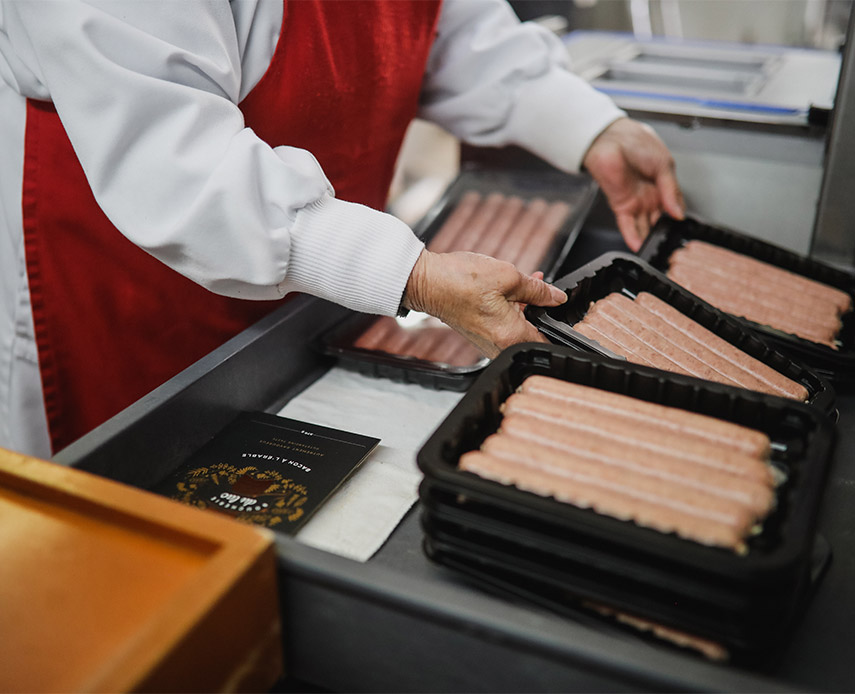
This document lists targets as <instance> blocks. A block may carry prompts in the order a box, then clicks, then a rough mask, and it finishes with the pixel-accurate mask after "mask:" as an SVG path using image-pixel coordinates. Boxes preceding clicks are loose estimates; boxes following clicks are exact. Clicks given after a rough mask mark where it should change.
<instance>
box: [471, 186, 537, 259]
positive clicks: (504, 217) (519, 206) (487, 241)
mask: <svg viewBox="0 0 855 694" xmlns="http://www.w3.org/2000/svg"><path fill="white" fill-rule="evenodd" d="M524 209H525V201H524V200H523V199H522V198H521V197H519V196H517V195H512V196H510V197H509V198H507V200H505V203H504V205H503V206H502V209H501V210H499V212H498V214H497V215H496V218H495V219H494V220H493V224H492V225H491V226H490V233H489V234H484V236H482V237H481V239H480V240H479V241H478V247H477V248H473V249H472V250H473V251H475V252H476V253H483V254H484V255H489V256H495V254H496V251H497V250H498V248H499V247H500V246H501V245H502V243H503V242H504V240H505V239H506V238H507V237H508V234H510V233H511V230H512V229H513V228H514V226H515V225H516V224H517V223H518V220H519V218H520V216H521V215H522V213H523V210H524Z"/></svg>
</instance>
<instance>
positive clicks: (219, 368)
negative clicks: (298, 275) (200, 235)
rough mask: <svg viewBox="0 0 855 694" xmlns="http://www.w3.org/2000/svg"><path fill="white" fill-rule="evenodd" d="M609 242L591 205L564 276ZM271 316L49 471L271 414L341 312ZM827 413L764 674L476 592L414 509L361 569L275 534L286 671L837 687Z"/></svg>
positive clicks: (331, 675) (434, 679) (846, 576)
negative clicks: (788, 627)
mask: <svg viewBox="0 0 855 694" xmlns="http://www.w3.org/2000/svg"><path fill="white" fill-rule="evenodd" d="M600 208H601V206H600ZM621 246H622V243H621V242H620V240H619V237H618V235H617V232H616V231H615V229H614V225H613V220H611V219H609V215H608V214H607V213H604V212H603V211H602V209H599V210H595V212H594V213H593V214H592V215H591V217H590V218H589V220H588V223H587V224H586V226H585V228H584V229H583V230H582V233H581V235H580V237H579V240H578V242H577V244H576V245H575V246H574V252H573V253H572V254H571V257H570V260H569V261H568V265H569V268H572V267H576V266H578V265H580V264H583V263H584V262H586V261H587V260H590V259H591V258H593V257H596V256H598V255H600V254H601V253H603V252H605V251H608V250H616V249H619V248H621ZM569 268H568V269H569ZM285 309H287V306H286V307H283V312H282V314H281V315H275V316H271V317H270V319H269V320H268V319H266V320H265V321H262V322H261V323H260V324H259V325H258V326H256V327H255V328H253V330H252V331H249V334H242V335H241V336H239V337H238V338H236V339H235V340H233V341H231V342H230V343H228V344H227V345H226V346H224V347H223V348H221V349H220V350H217V351H215V352H214V353H212V354H211V355H209V357H206V358H205V359H203V360H202V361H200V362H198V363H197V364H196V365H194V366H193V367H191V368H190V369H188V370H187V371H185V372H184V373H182V374H181V375H180V376H179V377H176V379H174V382H170V383H169V384H167V386H165V387H164V388H161V389H158V390H157V391H154V393H152V395H151V397H147V398H145V399H143V400H142V401H140V402H139V403H137V404H136V405H134V406H132V407H131V408H129V409H128V410H126V411H125V412H124V413H122V414H121V415H120V416H119V417H117V418H115V419H114V420H111V421H110V422H108V423H107V424H105V425H104V426H103V427H100V428H99V429H98V430H96V431H95V432H93V433H92V434H90V435H89V436H87V437H84V439H82V440H81V441H79V442H78V443H77V444H75V445H74V446H72V447H70V448H69V449H66V451H64V452H63V453H62V454H61V455H60V456H59V462H63V463H65V464H71V465H74V466H76V467H80V468H83V469H90V470H94V471H97V472H99V473H100V474H106V475H108V476H113V477H117V478H120V479H121V478H124V479H126V480H128V481H130V482H132V483H136V484H139V483H140V480H141V479H142V478H144V477H145V475H141V474H139V473H133V474H132V473H131V472H129V470H130V469H131V468H138V467H141V466H146V465H147V464H149V465H150V463H147V462H146V459H147V458H151V457H152V456H156V454H157V451H158V450H163V451H167V452H169V454H168V455H165V456H163V459H164V460H165V461H166V462H161V463H160V465H161V466H164V465H166V466H168V465H176V464H177V462H178V460H177V458H179V457H180V455H179V454H180V453H181V452H182V450H183V449H185V448H186V447H187V446H189V445H198V443H199V442H200V441H202V440H204V439H205V437H206V435H210V434H211V433H213V432H214V431H216V430H217V428H218V427H219V426H220V424H221V422H222V421H224V419H225V418H226V417H227V415H228V409H229V407H230V405H229V402H230V399H231V402H232V403H233V405H232V407H233V408H234V411H237V410H238V409H244V408H252V407H254V408H258V409H267V410H268V411H274V410H275V409H276V408H277V407H279V406H281V403H282V402H283V400H285V399H287V398H289V397H293V396H294V395H296V394H297V393H299V391H300V389H301V388H304V387H305V386H306V384H307V382H309V381H310V380H311V379H312V378H314V377H317V375H319V374H321V373H323V372H324V369H325V368H326V366H327V364H326V363H325V362H324V361H323V360H322V359H321V358H320V357H319V356H318V355H317V353H316V352H314V351H313V350H311V349H310V348H309V347H308V346H307V345H308V343H310V342H311V340H312V339H313V337H314V336H315V335H317V333H318V331H319V330H321V329H322V328H323V327H324V326H325V325H331V324H334V322H335V321H336V320H339V319H340V315H341V314H340V311H339V310H338V309H336V308H335V307H332V306H330V305H328V304H323V303H317V304H315V303H312V302H307V303H306V304H305V305H298V306H295V307H293V308H292V309H289V310H285ZM265 372H266V373H267V374H268V375H269V376H270V377H269V378H267V379H265V378H263V377H262V376H263V375H264V374H265ZM271 381H274V382H275V383H273V384H272V385H273V386H275V387H277V388H279V392H278V394H277V393H275V392H272V391H271ZM838 404H839V412H840V422H839V426H838V431H839V442H838V445H837V450H836V453H835V456H834V464H833V467H832V470H831V476H830V480H829V483H828V486H827V488H826V491H825V496H824V500H823V513H822V517H821V520H820V529H821V533H822V535H823V536H824V537H825V538H826V539H827V540H828V542H829V543H830V544H831V547H832V548H833V552H834V558H833V561H832V563H831V565H830V566H829V567H828V569H827V571H826V574H825V576H824V577H823V578H822V580H821V582H820V583H819V586H818V590H817V593H816V595H815V596H814V597H813V599H812V601H811V603H810V605H809V608H808V610H807V613H806V615H805V618H804V621H803V623H802V624H801V625H800V626H799V627H798V628H797V630H796V632H795V634H794V635H793V638H792V639H791V640H790V641H789V643H788V645H787V647H786V648H785V649H784V651H783V652H781V653H780V654H779V656H780V657H779V658H778V659H777V661H776V662H775V663H774V664H772V665H770V666H769V667H768V668H766V669H765V671H762V672H760V671H747V670H740V669H737V668H734V667H731V666H728V665H719V664H714V663H711V662H708V661H705V660H703V659H702V658H700V657H696V656H694V655H691V654H686V653H684V652H682V651H678V650H676V649H673V648H670V647H667V646H662V645H659V644H655V643H652V642H650V641H647V640H642V639H640V638H638V637H637V636H635V635H634V634H629V633H627V632H625V631H621V630H618V629H617V628H615V627H612V626H609V625H607V624H605V623H601V622H599V621H596V620H594V619H580V620H578V621H577V620H570V619H566V618H562V617H559V616H557V615H555V614H550V613H548V612H546V611H544V610H542V609H539V608H536V607H531V606H528V605H524V604H520V603H512V602H510V601H508V600H506V599H504V598H501V597H499V596H495V595H491V594H488V593H487V592H484V591H482V590H481V589H479V588H477V587H475V586H472V585H470V584H469V583H468V582H467V581H465V580H464V579H462V578H460V577H458V576H457V575H455V574H454V573H452V572H451V571H449V570H447V569H444V568H441V567H438V566H435V565H433V564H432V563H430V561H429V560H428V559H427V558H426V557H425V555H424V554H423V552H422V550H421V529H420V527H419V508H418V506H416V507H415V508H414V509H413V510H412V511H411V512H410V513H409V514H408V515H407V516H406V517H405V519H404V520H403V522H402V523H401V524H400V525H399V526H398V528H397V529H396V530H395V532H394V533H393V534H392V536H391V537H390V538H389V540H388V541H387V543H386V544H385V545H384V547H383V548H382V549H381V550H380V551H379V552H378V553H377V554H376V555H375V556H374V557H373V558H372V559H370V560H369V561H368V562H366V563H358V562H355V561H351V560H348V559H344V558H342V557H339V556H335V555H332V554H329V553H326V552H323V551H320V550H316V549H313V548H310V547H307V546H305V545H301V544H300V543H298V542H297V541H295V540H294V539H293V538H290V537H285V536H281V537H279V538H278V539H277V553H278V557H279V568H280V578H279V581H280V596H281V602H282V615H283V622H284V629H285V633H284V648H285V658H286V660H285V662H286V668H287V669H288V672H289V675H290V676H291V677H293V678H294V679H295V680H298V681H300V682H303V683H307V684H308V685H311V686H314V687H318V688H321V689H327V690H332V691H431V692H440V691H448V692H452V691H467V692H474V691H490V692H506V691H529V692H534V691H564V692H567V691H585V692H592V691H671V690H679V691H690V690H695V691H712V690H714V691H751V692H759V691H809V690H815V691H852V690H853V689H855V671H853V669H852V665H851V662H850V660H851V657H850V654H851V647H852V644H853V643H855V619H853V611H855V543H853V537H852V532H853V530H852V529H853V528H855V395H853V394H848V395H840V396H839V398H838ZM331 406H333V405H331ZM209 417H210V420H209V419H208V418H209ZM188 432H190V433H189V434H188ZM206 432H207V433H206ZM188 437H189V438H188ZM117 456H121V458H117Z"/></svg>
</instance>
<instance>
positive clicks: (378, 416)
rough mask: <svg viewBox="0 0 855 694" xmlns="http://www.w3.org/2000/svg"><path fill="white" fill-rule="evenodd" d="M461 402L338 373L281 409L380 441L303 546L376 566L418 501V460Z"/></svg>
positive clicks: (302, 534)
mask: <svg viewBox="0 0 855 694" xmlns="http://www.w3.org/2000/svg"><path fill="white" fill-rule="evenodd" d="M461 397H462V396H461V394H460V393H454V392H449V391H438V390H431V389H428V388H423V387H421V386H418V385H413V384H404V383H395V382H393V381H389V380H386V379H380V378H370V377H368V376H362V375H360V374H356V373H352V372H348V371H345V370H344V369H341V368H334V369H331V370H330V371H329V372H328V373H326V374H325V375H324V376H323V377H321V378H320V379H319V380H318V381H316V382H315V383H313V384H312V385H311V386H310V387H309V388H307V389H306V390H305V391H303V392H302V393H300V395H298V396H297V397H296V398H295V399H294V400H292V401H291V402H289V403H288V404H287V405H286V406H285V407H284V408H282V410H281V411H280V412H279V415H280V416H281V417H290V418H291V419H297V420H300V421H303V422H310V423H312V424H320V425H322V426H328V427H333V428H335V429H342V430H345V431H351V432H354V433H357V434H364V435H366V436H373V437H375V438H379V439H380V444H379V445H378V447H377V448H376V449H374V452H373V453H372V454H371V455H370V456H369V458H368V459H367V460H366V461H365V462H364V463H363V464H362V466H361V467H360V468H359V469H358V470H357V471H356V472H355V473H354V475H353V476H352V477H351V478H350V479H349V480H347V481H346V482H345V483H344V484H343V485H342V486H341V487H340V488H339V489H338V491H336V492H335V494H333V496H331V497H330V498H329V500H328V501H327V502H326V503H325V504H324V505H323V506H321V507H320V508H319V509H318V510H317V511H316V512H315V514H314V515H313V516H312V517H311V518H310V519H309V521H308V522H307V523H306V525H304V526H303V527H302V528H301V529H300V531H299V532H298V533H297V540H298V541H299V542H302V543H304V544H307V545H311V546H313V547H317V548H318V549H323V550H325V551H327V552H332V553H334V554H338V555H341V556H343V557H347V558H348V559H354V560H356V561H367V560H368V559H370V558H371V557H372V556H373V555H374V553H375V552H376V551H377V550H378V549H379V548H380V547H381V546H382V544H383V543H384V542H385V541H386V538H388V537H389V535H390V534H391V532H392V531H393V530H394V529H395V527H396V526H397V525H398V523H399V522H400V520H401V518H403V516H404V514H405V513H406V512H407V511H408V510H409V509H410V507H411V506H412V505H413V503H414V502H415V501H416V499H417V498H418V486H419V482H420V481H421V478H422V475H421V472H420V471H419V469H418V467H417V466H416V454H417V453H418V451H419V449H420V448H421V447H422V444H423V443H424V442H425V441H426V440H427V438H428V437H429V436H430V435H431V434H432V433H433V431H434V429H436V427H437V426H438V425H439V423H440V422H441V421H442V420H443V419H444V418H445V416H446V415H447V414H448V413H449V412H450V411H451V409H452V408H453V407H454V406H455V405H456V404H457V402H458V401H459V400H460V398H461Z"/></svg>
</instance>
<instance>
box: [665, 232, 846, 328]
mask: <svg viewBox="0 0 855 694" xmlns="http://www.w3.org/2000/svg"><path fill="white" fill-rule="evenodd" d="M668 265H669V274H670V268H685V269H686V270H687V271H690V272H691V276H692V279H694V280H696V281H698V283H699V284H710V285H714V286H717V287H719V288H721V289H724V290H729V292H730V293H731V294H733V295H736V296H737V297H738V298H739V299H740V300H741V301H746V302H750V303H757V304H759V305H767V306H770V307H775V308H777V309H778V310H784V311H787V312H792V314H793V315H794V316H802V317H804V318H806V319H813V320H822V321H824V322H825V321H827V322H828V323H830V324H835V323H836V324H839V322H840V321H839V317H840V312H839V311H838V309H837V306H836V305H834V304H833V303H831V302H828V301H825V300H823V299H819V298H817V297H816V296H814V295H811V294H806V293H801V292H798V291H789V292H787V291H782V290H781V286H780V285H779V284H775V283H772V282H764V281H762V278H759V277H756V276H755V275H749V274H747V273H746V272H745V271H744V270H740V269H739V268H734V267H732V266H730V265H725V264H723V263H718V262H709V261H707V262H704V261H703V260H702V259H701V258H700V257H699V256H698V254H696V253H695V254H693V253H691V252H690V251H689V250H688V249H686V248H678V249H677V250H676V251H674V252H673V253H672V254H671V256H670V257H669V258H668ZM694 293H695V294H697V292H694Z"/></svg>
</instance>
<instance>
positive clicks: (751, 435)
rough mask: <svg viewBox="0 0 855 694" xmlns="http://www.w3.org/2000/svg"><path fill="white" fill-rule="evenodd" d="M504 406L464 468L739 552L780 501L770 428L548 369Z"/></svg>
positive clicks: (531, 378) (527, 381)
mask: <svg viewBox="0 0 855 694" xmlns="http://www.w3.org/2000/svg"><path fill="white" fill-rule="evenodd" d="M501 411H502V420H501V422H500V425H499V428H498V430H497V431H496V432H495V433H493V434H491V435H489V436H488V437H487V438H486V439H485V440H484V441H483V443H482V444H481V446H480V448H479V449H477V450H473V451H468V452H466V453H464V454H463V455H462V456H461V457H460V460H459V468H460V469H461V470H465V471H467V472H471V473H474V474H476V475H479V476H481V477H484V478H487V479H491V480H494V481H498V482H500V483H502V484H507V485H513V486H515V487H517V488H519V489H522V490H526V491H529V492H533V493H535V494H538V495H541V496H550V497H554V498H555V499H557V500H559V501H562V502H566V503H569V504H572V505H574V506H578V507H581V508H591V509H593V510H594V511H596V512H598V513H601V514H604V515H608V516H611V517H614V518H618V519H621V520H630V521H634V522H635V523H637V524H638V525H641V526H644V527H649V528H652V529H655V530H658V531H660V532H663V533H676V534H677V535H679V536H680V537H683V538H685V539H689V540H693V541H696V542H699V543H702V544H705V545H711V546H717V547H724V548H728V549H730V550H733V551H734V552H737V553H744V552H745V551H746V547H747V545H746V540H747V538H748V537H749V536H750V534H751V533H752V531H753V530H754V529H755V528H756V527H757V526H758V524H759V523H761V522H762V520H763V518H765V517H766V516H767V515H768V514H769V512H770V511H771V510H772V509H773V507H774V505H775V489H776V484H777V482H778V481H779V480H778V479H777V477H776V474H775V471H774V469H773V467H772V466H771V465H770V464H769V455H770V441H769V438H768V436H766V434H765V433H763V432H761V431H757V430H754V429H749V428H747V427H743V426H740V425H737V424H734V423H731V422H727V421H724V420H720V419H716V418H713V417H708V416H705V415H701V414H697V413H693V412H688V411H686V410H682V409H679V408H674V407H667V406H664V405H657V404H654V403H649V402H646V401H643V400H639V399H637V398H632V397H629V396H625V395H619V394H616V393H611V392H609V391H604V390H600V389H597V388H592V387H588V386H582V385H578V384H574V383H569V382H566V381H562V380H560V379H557V378H553V377H550V376H541V375H533V376H529V377H528V378H526V379H525V380H524V381H523V383H522V384H521V385H520V387H519V388H518V389H517V392H515V393H513V394H512V395H510V396H509V397H508V398H507V399H506V400H505V401H504V403H503V404H502V406H501Z"/></svg>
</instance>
